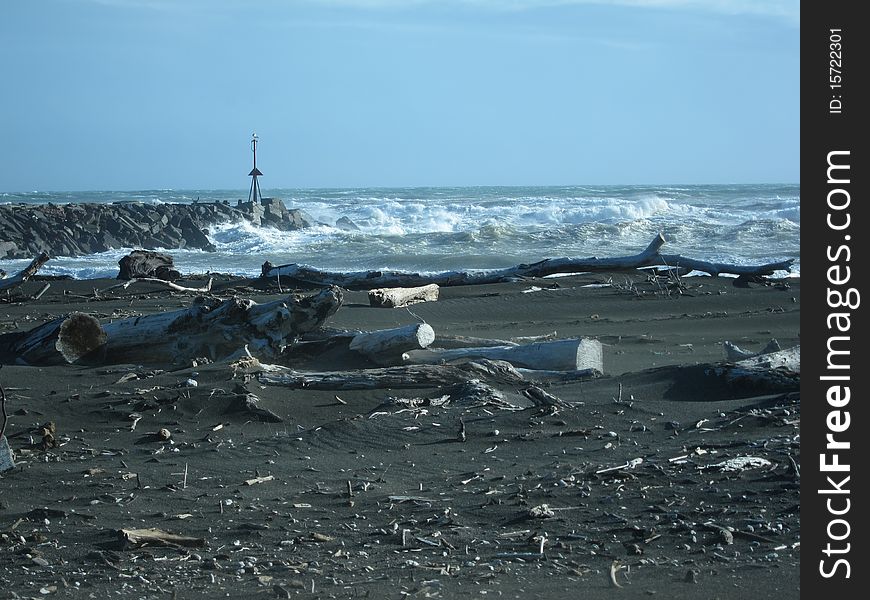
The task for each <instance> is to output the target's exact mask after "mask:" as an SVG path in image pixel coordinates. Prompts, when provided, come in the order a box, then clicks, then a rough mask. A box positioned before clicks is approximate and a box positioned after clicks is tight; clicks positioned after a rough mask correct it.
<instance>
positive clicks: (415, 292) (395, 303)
mask: <svg viewBox="0 0 870 600" xmlns="http://www.w3.org/2000/svg"><path fill="white" fill-rule="evenodd" d="M438 289H439V288H438V286H437V285H436V284H434V283H430V284H429V285H424V286H420V287H411V288H401V287H400V288H378V289H374V290H369V305H370V306H374V307H376V308H401V307H403V306H409V305H411V304H417V303H418V302H434V301H436V300H438Z"/></svg>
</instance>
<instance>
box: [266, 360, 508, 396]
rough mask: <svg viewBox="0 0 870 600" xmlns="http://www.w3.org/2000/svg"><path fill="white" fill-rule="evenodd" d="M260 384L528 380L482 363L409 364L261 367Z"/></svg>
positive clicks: (336, 386)
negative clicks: (338, 368) (318, 368)
mask: <svg viewBox="0 0 870 600" xmlns="http://www.w3.org/2000/svg"><path fill="white" fill-rule="evenodd" d="M261 368H262V369H263V372H262V373H260V375H259V379H260V382H261V383H266V384H272V385H281V386H286V387H291V388H298V389H302V388H305V389H312V390H371V389H385V388H394V389H407V388H419V387H428V386H432V385H437V386H440V385H453V384H456V383H465V382H467V381H471V380H486V381H490V382H499V383H509V384H521V383H524V382H525V378H524V377H523V376H522V375H520V373H519V372H517V370H516V369H514V368H513V367H512V366H511V365H510V364H508V363H504V362H500V361H489V360H481V361H476V362H469V363H465V364H462V365H407V366H403V367H385V368H380V369H359V370H354V371H322V372H313V371H297V370H294V369H290V368H288V367H278V366H276V365H262V366H261Z"/></svg>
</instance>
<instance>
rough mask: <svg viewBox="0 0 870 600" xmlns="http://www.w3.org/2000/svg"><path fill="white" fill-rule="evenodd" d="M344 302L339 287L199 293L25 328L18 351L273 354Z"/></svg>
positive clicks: (134, 358)
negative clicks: (153, 306) (109, 317)
mask: <svg viewBox="0 0 870 600" xmlns="http://www.w3.org/2000/svg"><path fill="white" fill-rule="evenodd" d="M341 302H342V293H341V291H340V290H339V289H338V288H334V287H333V288H327V289H324V290H321V291H320V292H319V293H317V294H314V295H311V296H305V297H296V296H289V297H288V298H285V299H283V300H276V301H274V302H268V303H264V304H257V303H256V302H254V301H253V300H245V299H240V298H230V299H229V300H224V301H223V302H221V301H220V300H218V299H215V298H205V297H199V298H196V299H195V300H194V301H193V303H192V304H191V306H190V307H189V308H186V309H183V310H178V311H172V312H166V313H157V314H152V315H146V316H142V317H135V318H129V319H122V320H119V321H114V322H111V323H106V324H103V325H102V326H101V325H100V324H99V322H97V320H96V319H94V318H93V317H88V316H87V315H81V314H76V315H70V316H69V317H65V318H61V319H56V320H54V321H51V322H49V323H46V324H45V325H42V326H40V327H37V328H36V329H33V330H31V331H29V332H27V333H25V334H23V336H22V337H21V338H19V339H18V340H17V341H16V342H14V343H13V345H12V352H13V354H14V355H16V356H17V360H18V362H22V363H25V364H51V363H63V362H70V363H75V362H97V363H103V364H108V363H124V362H136V363H143V364H166V365H177V364H185V363H188V362H189V361H190V360H193V359H194V358H200V357H208V358H210V359H212V360H219V359H222V358H227V357H229V356H231V355H233V354H235V353H236V352H238V351H239V350H241V349H242V348H243V347H245V346H247V348H248V349H249V350H250V352H251V353H252V354H253V355H254V356H259V357H263V358H274V357H276V356H279V355H280V353H281V351H282V350H283V349H284V347H285V346H287V345H288V344H290V343H292V341H293V340H294V339H295V338H296V337H298V336H300V335H301V334H303V333H305V332H307V331H311V330H312V329H315V328H317V327H319V326H320V325H321V324H322V323H323V322H324V321H325V320H326V319H327V318H328V317H329V316H331V315H332V314H334V313H335V311H337V310H338V308H339V306H341Z"/></svg>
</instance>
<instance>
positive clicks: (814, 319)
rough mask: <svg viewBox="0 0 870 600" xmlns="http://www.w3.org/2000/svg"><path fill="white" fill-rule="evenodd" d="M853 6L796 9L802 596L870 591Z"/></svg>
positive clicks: (862, 74) (865, 232)
mask: <svg viewBox="0 0 870 600" xmlns="http://www.w3.org/2000/svg"><path fill="white" fill-rule="evenodd" d="M860 6H861V4H860V3H858V2H845V1H829V2H820V1H815V2H809V1H807V0H805V1H804V3H803V5H802V8H801V223H802V226H801V288H802V289H801V303H802V304H803V306H802V307H801V354H802V363H803V364H802V366H801V443H800V446H801V582H800V584H801V595H802V597H806V598H829V599H831V600H841V599H842V600H846V599H851V598H858V597H859V594H860V597H862V598H864V597H866V594H867V590H868V589H870V564H868V562H867V559H868V554H870V553H868V550H867V549H868V547H870V531H868V529H867V525H866V524H867V520H868V519H867V514H868V512H870V499H868V493H867V492H866V490H868V489H870V464H868V463H870V411H868V409H867V405H868V402H870V400H868V397H867V396H868V379H870V369H868V368H867V367H865V366H864V362H863V361H866V360H867V356H868V353H867V352H866V351H864V352H862V348H866V347H867V346H868V344H870V339H868V338H867V337H866V336H870V332H868V331H867V327H866V322H867V319H866V317H864V313H866V311H867V309H868V307H866V306H864V303H868V304H870V296H866V295H862V292H863V291H866V289H867V284H866V281H867V260H868V258H867V256H868V255H867V242H866V239H867V237H868V236H870V219H868V217H867V211H866V208H865V205H866V204H867V202H868V198H867V195H866V194H867V180H868V179H870V161H868V157H867V151H866V146H867V141H866V138H867V137H868V136H870V127H867V126H866V125H863V123H865V122H866V121H867V119H865V118H864V115H863V113H864V112H866V111H868V110H870V105H868V102H867V94H866V92H865V87H866V79H867V74H868V70H870V62H868V61H867V57H866V47H867V39H868V37H870V23H868V22H867V21H866V20H865V19H862V18H861V17H860V16H859V14H858V7H860ZM822 594H824V596H823V595H822Z"/></svg>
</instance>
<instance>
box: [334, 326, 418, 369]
mask: <svg viewBox="0 0 870 600" xmlns="http://www.w3.org/2000/svg"><path fill="white" fill-rule="evenodd" d="M434 341H435V330H434V329H432V326H431V325H429V324H428V323H414V324H413V325H406V326H405V327H397V328H396V329H382V330H379V331H368V332H363V333H360V334H358V335H356V336H355V337H354V338H353V339H352V340H351V341H350V344H349V346H348V347H349V348H350V349H351V350H354V351H356V352H359V353H360V354H363V355H364V356H366V357H367V358H369V359H371V360H373V361H374V362H376V363H378V364H399V363H401V362H402V353H404V352H407V351H409V350H419V349H422V348H426V347H427V346H429V345H430V344H431V343H432V342H434Z"/></svg>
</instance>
